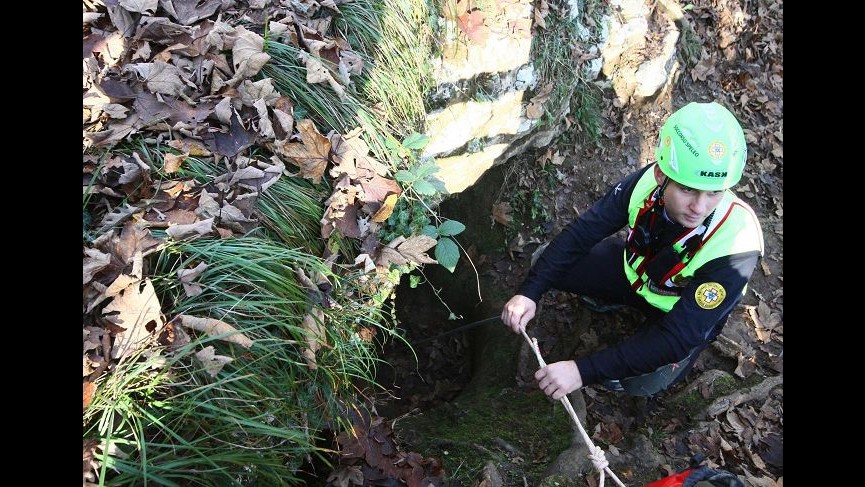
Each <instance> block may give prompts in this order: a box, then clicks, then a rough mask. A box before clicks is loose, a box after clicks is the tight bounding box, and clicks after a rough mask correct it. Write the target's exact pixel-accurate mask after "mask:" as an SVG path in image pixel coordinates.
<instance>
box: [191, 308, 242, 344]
mask: <svg viewBox="0 0 865 487" xmlns="http://www.w3.org/2000/svg"><path fill="white" fill-rule="evenodd" d="M179 318H180V324H181V325H183V326H185V327H187V328H191V329H193V330H198V331H200V332H204V333H207V334H208V335H209V336H212V337H216V338H218V339H220V340H225V341H226V342H231V343H235V344H237V345H240V346H241V347H244V348H249V347H251V346H252V340H250V339H249V338H248V337H247V336H246V335H244V334H243V333H241V332H239V331H237V328H235V327H233V326H231V325H229V324H228V323H226V322H224V321H221V320H217V319H214V318H199V317H197V316H191V315H180V316H179Z"/></svg>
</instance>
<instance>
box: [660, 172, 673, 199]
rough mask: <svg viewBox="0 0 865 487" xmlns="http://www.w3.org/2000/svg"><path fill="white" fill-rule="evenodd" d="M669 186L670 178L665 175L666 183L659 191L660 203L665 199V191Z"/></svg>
mask: <svg viewBox="0 0 865 487" xmlns="http://www.w3.org/2000/svg"><path fill="white" fill-rule="evenodd" d="M668 184H670V177H669V176H666V175H665V176H664V182H663V183H662V184H661V188H660V189H659V190H658V202H661V200H662V199H663V198H664V189H665V188H666V187H667V185H668Z"/></svg>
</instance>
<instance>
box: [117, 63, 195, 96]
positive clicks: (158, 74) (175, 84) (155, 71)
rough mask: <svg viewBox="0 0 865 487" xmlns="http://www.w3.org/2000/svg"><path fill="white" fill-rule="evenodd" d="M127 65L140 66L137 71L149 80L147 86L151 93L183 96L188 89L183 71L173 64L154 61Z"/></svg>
mask: <svg viewBox="0 0 865 487" xmlns="http://www.w3.org/2000/svg"><path fill="white" fill-rule="evenodd" d="M127 66H138V67H139V68H138V69H136V71H137V72H138V73H139V74H140V75H143V76H144V78H145V79H146V80H147V81H146V82H145V86H147V89H148V90H150V92H151V93H154V94H156V93H161V94H163V95H170V96H181V95H182V94H183V93H184V91H185V89H186V83H184V81H183V71H181V70H180V68H178V67H177V66H174V65H172V64H167V63H165V62H162V61H154V62H152V63H139V64H134V65H127ZM145 67H146V69H145Z"/></svg>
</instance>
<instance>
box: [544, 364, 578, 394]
mask: <svg viewBox="0 0 865 487" xmlns="http://www.w3.org/2000/svg"><path fill="white" fill-rule="evenodd" d="M535 379H536V380H537V381H538V387H540V388H541V390H542V391H544V394H546V395H548V396H550V397H551V398H553V399H556V400H559V399H561V398H563V397H565V394H568V393H570V392H573V391H576V390H577V389H579V388H580V387H583V377H582V376H581V375H580V369H579V368H578V367H577V363H576V362H574V361H573V360H564V361H562V362H556V363H552V364H549V365H547V366H546V367H543V368H541V369H538V371H537V372H535Z"/></svg>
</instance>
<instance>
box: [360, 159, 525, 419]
mask: <svg viewBox="0 0 865 487" xmlns="http://www.w3.org/2000/svg"><path fill="white" fill-rule="evenodd" d="M510 164H511V163H507V164H502V165H499V166H496V167H493V168H491V169H490V170H488V171H487V172H486V173H485V174H484V175H483V177H481V179H480V180H479V181H477V182H476V183H475V184H474V185H473V186H472V187H471V188H469V189H467V190H466V191H463V192H461V193H458V194H455V195H452V196H451V197H449V198H448V199H447V200H446V201H444V202H443V203H442V204H441V205H440V206H439V208H438V210H437V211H438V213H439V216H440V217H441V218H443V219H454V220H457V221H459V222H461V223H463V224H464V225H465V226H466V229H465V231H464V232H463V233H461V234H460V235H458V236H457V240H458V241H459V243H460V244H461V245H462V247H463V248H464V249H465V250H466V252H467V253H468V256H467V255H466V252H462V251H461V255H460V260H459V263H458V264H457V267H456V270H455V272H454V273H450V272H448V271H447V270H446V269H444V268H443V267H441V266H439V265H435V264H431V265H427V266H425V268H424V275H425V276H426V277H427V278H428V279H429V281H428V282H424V283H422V284H420V285H418V286H417V287H415V288H414V289H412V288H411V287H410V286H409V279H408V277H407V276H403V280H402V282H401V283H400V285H399V286H398V287H397V291H396V314H397V318H398V319H399V322H400V327H401V329H402V330H403V331H404V335H405V337H406V338H407V340H408V342H409V344H411V345H412V348H413V351H412V349H410V348H409V347H408V346H407V345H406V344H405V343H403V342H399V341H390V342H388V343H386V344H385V346H384V347H383V354H382V358H383V359H384V361H385V362H386V363H383V364H381V366H380V367H379V371H378V383H379V384H381V385H382V386H384V387H386V388H388V389H391V390H392V393H393V395H394V396H395V397H393V398H390V399H388V400H386V401H384V403H381V404H379V405H377V408H378V410H379V414H381V415H382V416H385V417H388V418H395V417H397V416H399V415H401V414H405V413H407V412H409V411H412V410H413V409H420V410H427V409H430V408H431V407H434V406H436V405H438V404H440V403H442V402H448V401H451V400H453V399H454V398H456V397H457V396H458V395H459V393H460V391H462V389H463V388H464V387H465V386H466V385H467V384H468V383H469V381H470V380H471V379H472V370H473V364H472V355H473V354H472V349H471V341H472V340H471V339H470V337H471V335H472V334H473V333H475V332H476V331H477V328H473V329H469V330H466V331H463V332H459V333H454V334H448V335H444V336H440V335H442V334H444V333H446V332H449V331H451V330H454V329H456V328H458V327H461V326H464V325H467V324H469V323H472V322H475V321H478V320H483V319H486V318H490V317H491V316H494V315H496V314H498V313H500V312H501V310H500V309H491V307H490V306H489V303H490V294H491V293H495V292H499V290H491V289H487V288H484V289H482V292H483V295H482V296H481V295H479V291H478V287H479V285H478V279H479V277H478V276H477V275H476V274H475V269H478V270H479V271H480V272H483V268H484V267H485V264H486V263H487V261H488V255H492V254H494V253H496V252H501V251H503V250H504V249H505V247H506V246H507V242H506V236H505V230H504V227H502V226H501V225H492V221H491V220H490V214H491V210H492V207H493V204H494V203H495V202H496V200H497V198H498V197H499V196H500V193H501V191H502V187H503V181H504V180H505V175H506V173H507V171H508V170H509V168H510V167H511V165H510ZM430 253H431V254H432V253H433V252H432V251H431V252H430ZM469 259H471V262H469ZM472 263H473V264H474V265H472ZM416 272H417V271H416ZM508 286H509V284H506V283H501V287H502V288H505V287H508ZM433 287H435V289H436V290H437V292H438V295H436V291H434V290H433ZM451 312H453V314H454V315H456V316H457V317H460V319H456V320H452V319H448V318H449V317H450V315H451ZM483 326H489V327H494V326H503V325H502V324H501V323H490V324H488V325H483ZM434 337H439V338H435V339H434Z"/></svg>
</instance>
